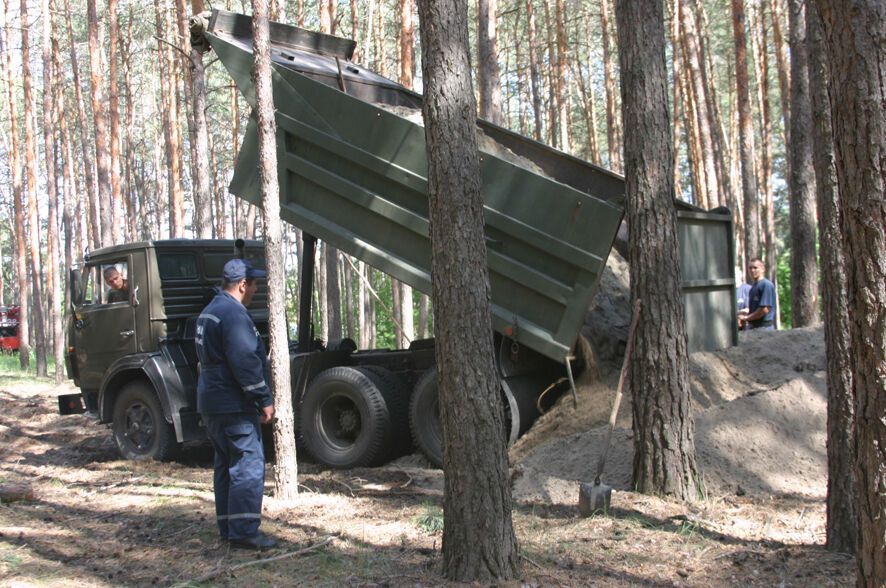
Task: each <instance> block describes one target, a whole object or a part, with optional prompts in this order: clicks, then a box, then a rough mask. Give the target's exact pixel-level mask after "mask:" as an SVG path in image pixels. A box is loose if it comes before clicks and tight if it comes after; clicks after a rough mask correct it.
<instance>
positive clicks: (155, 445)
mask: <svg viewBox="0 0 886 588" xmlns="http://www.w3.org/2000/svg"><path fill="white" fill-rule="evenodd" d="M112 428H113V430H114V443H116V444H117V450H118V451H119V452H120V455H121V456H123V457H124V458H125V459H131V460H134V461H143V460H148V459H156V460H158V461H169V460H171V459H172V458H174V457H175V456H176V455H177V454H178V452H179V449H180V446H179V444H178V442H177V441H176V439H175V430H174V429H173V428H172V425H170V424H169V423H167V422H166V419H164V418H163V410H162V409H161V408H160V401H159V400H158V399H157V395H156V394H155V393H154V389H153V388H152V387H151V386H150V385H149V384H146V383H145V382H130V383H129V384H127V385H126V386H125V387H124V388H123V390H122V391H121V392H120V395H119V396H118V397H117V401H116V402H115V403H114V421H113V423H112Z"/></svg>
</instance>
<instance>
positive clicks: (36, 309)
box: [21, 0, 46, 376]
mask: <svg viewBox="0 0 886 588" xmlns="http://www.w3.org/2000/svg"><path fill="white" fill-rule="evenodd" d="M21 18H22V22H23V23H28V22H29V21H28V0H22V2H21ZM21 40H22V87H23V92H24V104H25V111H24V119H25V177H26V179H27V189H26V190H25V191H24V194H23V196H24V198H25V200H26V202H27V214H28V218H27V220H26V222H25V225H24V227H25V238H26V239H27V242H28V250H29V251H28V261H29V262H30V268H29V269H30V272H31V289H30V293H31V295H32V296H33V299H32V301H31V302H32V308H31V318H33V322H32V323H31V326H32V328H33V332H34V351H35V356H36V360H37V375H38V376H46V331H45V330H44V323H43V285H42V275H43V274H42V272H41V267H40V266H41V264H40V252H41V251H42V249H41V248H40V220H39V218H38V216H37V131H36V128H35V127H36V124H35V119H36V111H37V104H36V100H35V97H34V92H33V88H32V85H31V64H30V61H31V51H30V34H29V30H28V27H27V26H23V27H22V30H21ZM25 292H27V290H26V291H25ZM22 297H23V298H24V296H22ZM22 330H24V327H22Z"/></svg>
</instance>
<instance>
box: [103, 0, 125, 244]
mask: <svg viewBox="0 0 886 588" xmlns="http://www.w3.org/2000/svg"><path fill="white" fill-rule="evenodd" d="M119 39H120V26H119V20H118V18H117V0H108V107H109V111H108V118H109V119H110V149H109V152H108V155H109V160H108V163H109V165H110V186H111V192H110V198H109V204H110V208H109V210H108V212H107V214H108V216H109V217H110V218H111V239H112V241H111V242H112V243H120V242H121V241H122V240H123V238H124V236H125V235H124V232H123V231H124V229H125V226H126V225H125V224H124V223H123V195H122V181H121V178H120V173H121V172H120V88H119V84H118V81H117V45H118V43H119Z"/></svg>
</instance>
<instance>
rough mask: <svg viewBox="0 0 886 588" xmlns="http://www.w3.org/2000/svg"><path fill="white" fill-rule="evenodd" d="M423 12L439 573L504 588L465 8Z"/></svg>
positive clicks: (500, 465)
mask: <svg viewBox="0 0 886 588" xmlns="http://www.w3.org/2000/svg"><path fill="white" fill-rule="evenodd" d="M418 5H419V13H420V16H421V18H420V24H421V37H422V70H423V73H424V75H423V79H424V81H425V101H424V106H423V109H422V110H423V116H424V119H425V130H426V133H425V136H426V141H427V149H428V192H429V213H430V234H431V267H432V272H431V276H432V287H433V294H434V304H435V307H434V311H435V315H436V321H435V325H434V326H435V329H434V331H435V334H436V352H435V354H436V359H437V370H438V378H439V390H440V417H441V420H442V423H443V440H444V452H443V455H444V457H443V467H444V471H445V474H446V476H445V492H444V512H445V525H444V531H443V570H444V574H445V575H446V576H447V577H448V578H449V579H451V580H455V581H461V582H472V581H476V582H486V583H489V582H493V581H495V582H498V581H508V580H512V579H516V578H517V576H518V575H519V553H518V551H517V540H516V536H515V535H514V528H513V523H512V520H511V491H510V485H509V482H508V465H507V463H508V462H507V454H506V448H505V440H504V435H503V432H504V411H503V407H502V404H501V399H500V390H499V385H500V384H499V381H498V377H497V374H496V370H495V366H494V365H493V348H492V336H491V329H490V326H491V313H490V310H489V299H490V294H489V276H488V273H487V269H486V247H485V244H484V239H483V203H482V200H481V197H480V180H479V178H480V169H479V164H480V162H479V158H478V151H477V136H476V127H475V120H474V113H475V112H476V105H475V103H474V94H473V90H472V88H471V78H470V65H469V62H470V56H469V49H468V23H467V20H468V19H467V9H466V6H465V3H463V2H458V1H457V0H419V2H418Z"/></svg>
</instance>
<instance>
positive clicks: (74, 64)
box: [65, 0, 101, 251]
mask: <svg viewBox="0 0 886 588" xmlns="http://www.w3.org/2000/svg"><path fill="white" fill-rule="evenodd" d="M71 14H73V13H72V11H71V6H70V0H65V21H66V28H67V31H68V41H69V43H70V45H69V47H70V58H71V76H72V82H73V84H72V85H73V86H74V101H75V102H76V104H77V128H78V129H79V131H80V149H81V154H80V156H81V157H82V160H83V175H84V177H85V179H86V190H87V194H88V195H89V199H88V202H89V206H88V207H87V208H88V211H89V216H88V220H87V225H88V226H90V227H92V231H93V235H94V237H93V239H90V240H89V243H90V245H91V246H92V247H93V248H94V249H98V248H99V247H101V241H100V238H99V235H100V234H101V231H100V228H99V225H100V222H99V214H98V210H99V205H98V182H97V180H96V177H95V154H94V153H93V152H92V150H91V149H90V144H89V136H88V132H87V120H88V119H87V118H86V100H85V99H84V98H83V90H82V85H81V83H80V67H79V64H78V60H77V43H76V40H75V38H74V30H73V27H72V26H71ZM81 251H82V250H81Z"/></svg>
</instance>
